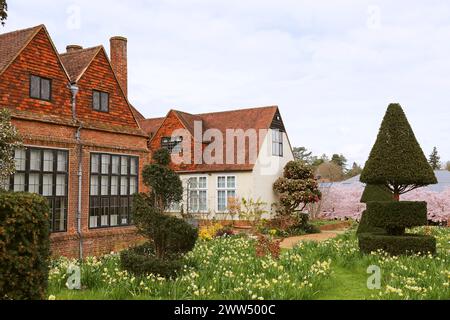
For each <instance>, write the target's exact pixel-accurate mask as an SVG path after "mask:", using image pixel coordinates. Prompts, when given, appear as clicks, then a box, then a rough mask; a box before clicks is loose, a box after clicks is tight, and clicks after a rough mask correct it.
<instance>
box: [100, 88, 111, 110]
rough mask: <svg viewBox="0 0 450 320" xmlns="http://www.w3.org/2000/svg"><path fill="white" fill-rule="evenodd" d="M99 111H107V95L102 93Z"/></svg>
mask: <svg viewBox="0 0 450 320" xmlns="http://www.w3.org/2000/svg"><path fill="white" fill-rule="evenodd" d="M101 99H102V100H101V106H100V107H101V110H102V111H108V110H109V94H107V93H105V92H102V93H101Z"/></svg>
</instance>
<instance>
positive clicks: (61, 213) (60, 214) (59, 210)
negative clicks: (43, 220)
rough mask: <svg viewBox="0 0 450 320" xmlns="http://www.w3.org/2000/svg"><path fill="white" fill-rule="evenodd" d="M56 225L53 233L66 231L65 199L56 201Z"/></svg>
mask: <svg viewBox="0 0 450 320" xmlns="http://www.w3.org/2000/svg"><path fill="white" fill-rule="evenodd" d="M54 217H55V223H54V225H53V231H64V230H65V229H66V226H65V224H66V221H65V217H66V200H65V198H56V199H55V216H54Z"/></svg>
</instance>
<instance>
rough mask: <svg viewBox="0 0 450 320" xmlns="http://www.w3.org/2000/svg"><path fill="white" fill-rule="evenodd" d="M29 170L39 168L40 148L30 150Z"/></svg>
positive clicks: (38, 169)
mask: <svg viewBox="0 0 450 320" xmlns="http://www.w3.org/2000/svg"><path fill="white" fill-rule="evenodd" d="M30 170H35V171H40V170H41V150H31V151H30Z"/></svg>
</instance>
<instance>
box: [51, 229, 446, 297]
mask: <svg viewBox="0 0 450 320" xmlns="http://www.w3.org/2000/svg"><path fill="white" fill-rule="evenodd" d="M418 231H421V232H427V233H432V234H434V235H435V236H436V237H437V238H438V254H437V255H436V256H430V255H424V256H409V257H406V256H402V257H390V256H388V255H386V254H384V253H383V252H377V253H373V254H371V255H362V254H360V252H359V250H358V247H357V239H356V237H355V234H354V231H350V232H348V233H346V234H344V235H342V236H339V237H338V238H335V239H332V240H327V241H325V242H321V243H315V242H303V243H300V244H299V245H298V246H297V247H295V248H294V249H292V250H284V251H283V252H282V253H281V255H280V258H279V259H278V260H274V259H273V258H272V257H270V256H267V257H264V258H258V257H257V256H256V254H255V249H254V240H251V239H249V238H247V237H236V236H235V237H229V238H218V239H213V240H209V241H199V242H198V244H197V245H196V247H195V249H194V250H193V251H192V252H191V253H189V254H188V256H187V257H186V265H185V267H184V270H183V272H182V274H180V276H179V277H178V278H177V279H175V280H166V279H163V278H159V277H157V276H154V275H150V276H147V277H144V278H135V277H133V276H132V275H130V274H128V273H127V272H126V271H123V270H121V269H120V264H119V257H118V255H117V254H111V255H107V256H105V257H103V258H101V259H97V258H89V259H87V260H86V261H85V262H84V263H83V264H82V266H81V267H82V277H81V279H82V286H83V287H82V290H79V291H72V290H68V289H66V288H65V282H66V279H67V274H66V270H67V267H68V266H69V264H71V263H77V262H76V261H69V260H67V259H60V260H58V261H54V262H53V263H52V268H51V272H50V278H49V285H50V286H49V294H50V295H51V296H52V298H54V297H55V298H56V299H193V300H194V299H253V300H258V299H259V300H263V299H264V300H267V299H450V287H449V282H450V270H449V265H450V258H449V252H450V228H439V227H425V228H419V229H418ZM370 265H377V266H379V267H380V268H381V276H382V278H381V289H380V290H369V289H367V286H366V282H367V278H368V276H369V274H367V272H366V270H367V267H368V266H370Z"/></svg>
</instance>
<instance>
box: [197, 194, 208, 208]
mask: <svg viewBox="0 0 450 320" xmlns="http://www.w3.org/2000/svg"><path fill="white" fill-rule="evenodd" d="M199 210H200V211H207V210H208V208H207V205H206V191H205V190H204V191H199Z"/></svg>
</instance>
